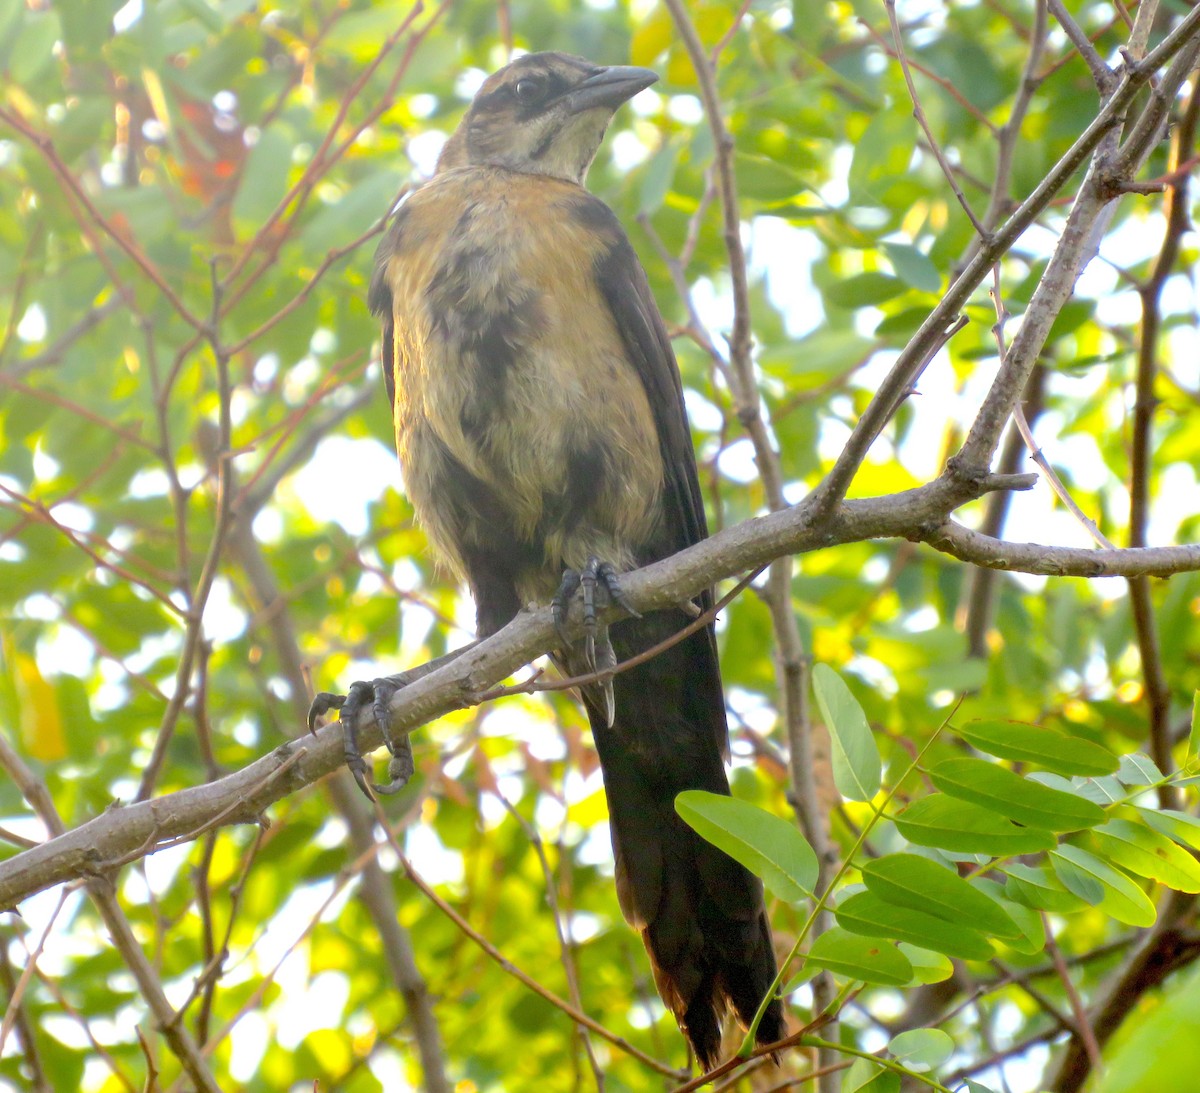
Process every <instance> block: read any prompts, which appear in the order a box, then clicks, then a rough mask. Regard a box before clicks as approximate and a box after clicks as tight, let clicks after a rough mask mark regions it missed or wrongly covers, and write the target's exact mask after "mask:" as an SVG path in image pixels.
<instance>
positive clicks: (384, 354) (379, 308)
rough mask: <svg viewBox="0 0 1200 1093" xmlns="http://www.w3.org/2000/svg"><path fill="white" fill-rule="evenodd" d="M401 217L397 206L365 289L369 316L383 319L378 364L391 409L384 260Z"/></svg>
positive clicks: (392, 372) (392, 371) (391, 338)
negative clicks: (369, 285) (368, 287)
mask: <svg viewBox="0 0 1200 1093" xmlns="http://www.w3.org/2000/svg"><path fill="white" fill-rule="evenodd" d="M404 220H405V207H404V206H401V207H400V209H399V210H398V211H397V213H396V217H395V219H394V220H393V221H392V223H391V225H390V226H389V227H388V229H387V231H386V232H385V233H384V236H383V238H382V239H381V240H380V241H379V247H378V249H377V250H376V251H375V268H374V270H373V271H372V273H371V287H370V289H369V290H368V292H367V306H368V307H370V309H371V314H372V315H377V316H378V317H379V318H380V319H381V320H382V322H383V331H382V332H381V334H380V349H379V353H380V357H381V361H380V363H381V364H382V365H383V385H384V387H386V388H387V394H388V401H389V402H390V403H391V406H392V412H393V413H395V411H396V360H395V355H396V339H395V318H394V313H393V311H392V290H391V287H390V286H389V285H388V278H387V267H388V261H389V260H390V259H391V257H392V255H393V254H395V253H396V250H397V248H398V247H399V243H400V232H401V229H402V227H403V224H404Z"/></svg>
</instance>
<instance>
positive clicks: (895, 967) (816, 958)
mask: <svg viewBox="0 0 1200 1093" xmlns="http://www.w3.org/2000/svg"><path fill="white" fill-rule="evenodd" d="M805 960H806V961H807V962H808V963H813V964H817V965H819V966H820V967H822V968H826V969H827V970H829V971H831V972H833V973H834V974H835V975H840V976H842V977H843V978H846V979H861V980H862V981H863V982H864V983H882V984H884V985H890V986H894V987H902V986H904V985H905V984H907V983H908V982H909V981H910V980H911V979H912V977H913V968H912V965H911V964H910V963H909V962H908V959H907V958H906V957H905V956H904V954H903V953H901V952H900V951H899V950H898V949H896V948H895V947H893V946H892V945H889V944H887V943H886V942H881V941H877V940H874V939H871V938H867V937H863V936H862V935H860V934H852V933H847V931H845V930H839V929H838V928H837V927H836V926H835V927H834V928H832V929H830V930H826V931H825V933H823V934H822V935H821V936H820V937H818V938H817V940H816V941H814V942H813V944H812V948H811V949H809V951H808V955H807V956H806V957H805Z"/></svg>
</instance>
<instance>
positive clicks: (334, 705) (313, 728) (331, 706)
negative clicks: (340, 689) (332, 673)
mask: <svg viewBox="0 0 1200 1093" xmlns="http://www.w3.org/2000/svg"><path fill="white" fill-rule="evenodd" d="M345 701H346V696H345V695H335V694H333V693H332V692H331V691H322V692H321V693H320V694H318V695H317V696H316V697H315V698H314V699H313V700H312V705H311V706H309V708H308V732H309V735H310V736H315V735H316V734H317V718H319V717H324V716H325V715H326V714H327V713H329V711H330V710H340V709H341V708H342V704H343V703H344V702H345Z"/></svg>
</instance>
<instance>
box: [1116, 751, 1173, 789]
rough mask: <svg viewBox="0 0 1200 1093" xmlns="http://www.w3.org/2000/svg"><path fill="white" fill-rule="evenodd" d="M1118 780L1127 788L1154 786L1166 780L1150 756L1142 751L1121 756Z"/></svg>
mask: <svg viewBox="0 0 1200 1093" xmlns="http://www.w3.org/2000/svg"><path fill="white" fill-rule="evenodd" d="M1117 778H1118V780H1119V781H1121V782H1122V783H1123V784H1124V785H1127V786H1153V785H1157V784H1158V783H1159V782H1162V781H1164V780H1165V779H1166V775H1165V774H1163V772H1162V771H1161V770H1159V769H1158V765H1157V764H1156V763H1155V762H1154V760H1153V759H1151V758H1150V756H1148V755H1145V754H1143V753H1142V752H1140V751H1137V752H1131V753H1130V754H1129V755H1122V756H1121V765H1120V767H1119V768H1118V769H1117Z"/></svg>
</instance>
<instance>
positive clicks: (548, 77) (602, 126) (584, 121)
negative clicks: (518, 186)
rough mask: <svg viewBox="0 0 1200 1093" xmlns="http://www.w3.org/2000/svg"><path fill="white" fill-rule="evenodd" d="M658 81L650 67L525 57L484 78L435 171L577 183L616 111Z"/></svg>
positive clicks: (565, 56) (537, 55) (548, 56)
mask: <svg viewBox="0 0 1200 1093" xmlns="http://www.w3.org/2000/svg"><path fill="white" fill-rule="evenodd" d="M657 79H658V76H657V74H656V73H654V72H651V71H650V70H649V69H648V68H632V67H629V66H625V65H613V66H610V67H608V68H605V67H603V66H601V65H594V64H592V63H591V62H590V61H585V60H584V59H583V58H582V57H572V56H571V55H570V54H567V53H528V54H526V55H525V56H524V57H519V58H518V59H517V60H515V61H513V62H512V64H509V65H506V66H505V67H504V68H502V69H500V71H499V72H495V73H493V74H492V75H491V76H489V77H488V78H487V79H486V80H484V82H483V85H482V86H481V87H480V88H479V91H478V93H477V94H476V95H475V99H474V101H473V102H472V103H471V106H470V109H469V110H468V111H467V113H466V116H465V117H464V118H463V120H462V121H461V122H460V123H459V126H458V128H457V129H456V130H455V131H454V135H453V136H452V137H451V138H450V140H449V141H448V142H447V144H446V147H445V148H444V149H443V151H442V154H441V157H440V158H439V159H438V171H439V172H440V171H444V170H448V169H449V168H452V167H467V166H472V167H477V166H492V167H507V168H508V169H509V170H513V171H521V172H524V173H526V174H540V175H550V176H552V177H554V178H564V179H567V180H569V181H571V182H579V183H582V182H583V179H584V176H585V175H586V174H587V170H588V167H590V166H591V163H592V160H593V159H594V158H595V156H596V152H597V151H598V149H599V148H600V142H601V140H603V139H604V131H605V130H606V129H607V128H608V123H609V122H610V121H611V120H612V116H613V114H614V113H615V112H616V109H617V107H619V106H620V105H621V104H622V103H623V102H626V101H627V100H629V99H631V98H633V96H634V95H636V94H637V93H638V92H639V91H641V90H642V89H643V88H646V87H649V86H650V85H651V84H652V83H654V82H655V80H657Z"/></svg>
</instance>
